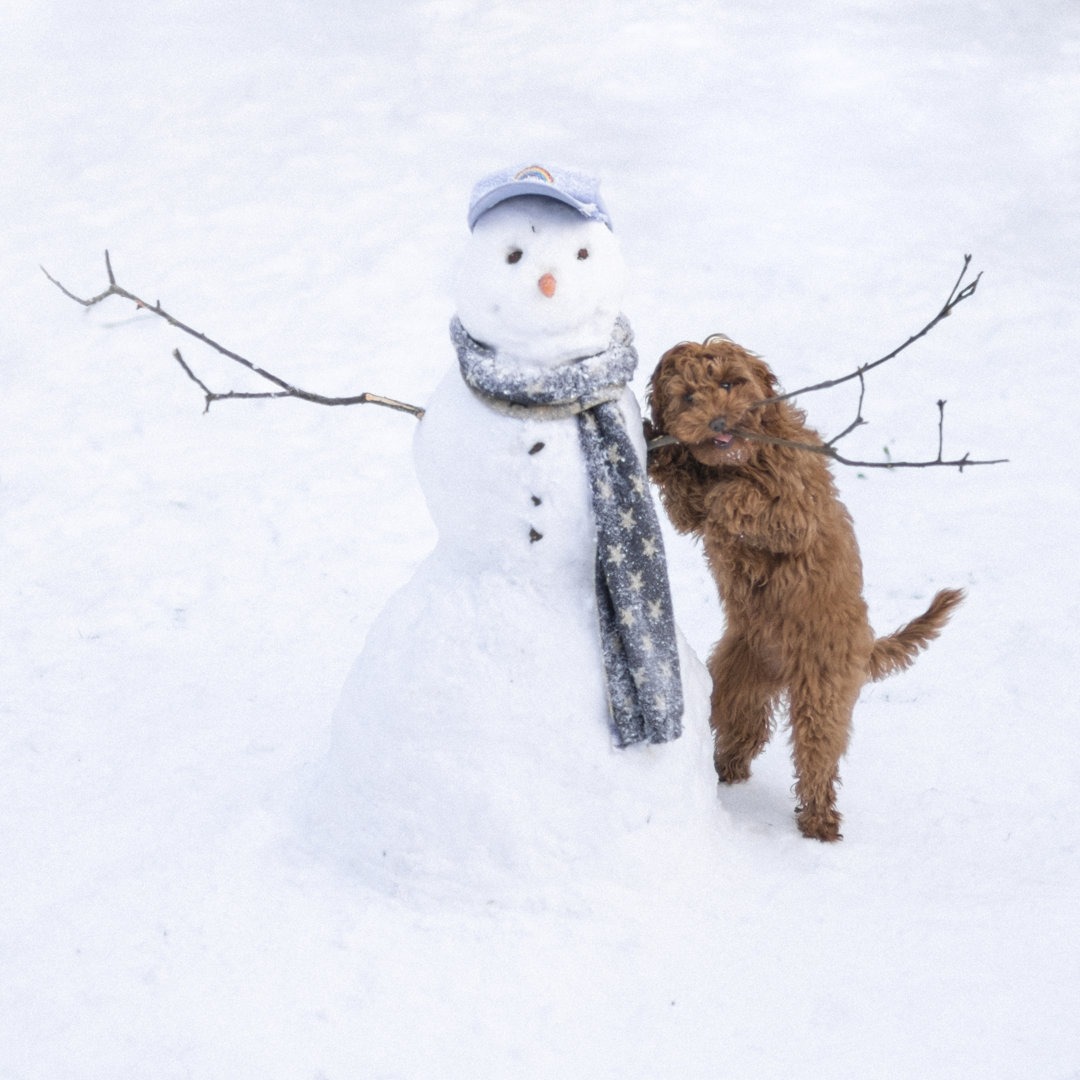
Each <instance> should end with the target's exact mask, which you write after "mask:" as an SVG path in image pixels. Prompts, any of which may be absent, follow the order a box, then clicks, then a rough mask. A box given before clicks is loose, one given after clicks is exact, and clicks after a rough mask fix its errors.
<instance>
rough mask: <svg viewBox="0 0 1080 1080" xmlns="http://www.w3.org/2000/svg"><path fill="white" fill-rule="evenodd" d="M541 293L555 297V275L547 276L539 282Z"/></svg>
mask: <svg viewBox="0 0 1080 1080" xmlns="http://www.w3.org/2000/svg"><path fill="white" fill-rule="evenodd" d="M537 285H539V286H540V291H541V292H542V293H543V294H544V295H545V296H547V297H551V296H554V295H555V277H554V275H553V274H545V275H544V276H543V277H542V278H541V279H540V280H539V281H538V282H537Z"/></svg>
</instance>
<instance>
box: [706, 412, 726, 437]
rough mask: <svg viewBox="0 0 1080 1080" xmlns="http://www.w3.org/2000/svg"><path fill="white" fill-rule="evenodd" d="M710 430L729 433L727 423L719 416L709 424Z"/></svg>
mask: <svg viewBox="0 0 1080 1080" xmlns="http://www.w3.org/2000/svg"><path fill="white" fill-rule="evenodd" d="M709 430H710V431H718V432H720V433H723V432H725V431H727V421H726V420H725V419H724V418H723V417H722V416H718V417H717V418H716V419H715V420H711V421H710V422H709Z"/></svg>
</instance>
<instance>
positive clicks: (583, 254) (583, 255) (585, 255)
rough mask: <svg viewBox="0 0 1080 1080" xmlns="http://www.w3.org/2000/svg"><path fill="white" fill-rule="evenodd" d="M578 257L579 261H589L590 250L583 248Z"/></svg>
mask: <svg viewBox="0 0 1080 1080" xmlns="http://www.w3.org/2000/svg"><path fill="white" fill-rule="evenodd" d="M577 257H578V258H579V259H587V258H588V257H589V249H588V248H581V249H580V250H579V251H578V253H577Z"/></svg>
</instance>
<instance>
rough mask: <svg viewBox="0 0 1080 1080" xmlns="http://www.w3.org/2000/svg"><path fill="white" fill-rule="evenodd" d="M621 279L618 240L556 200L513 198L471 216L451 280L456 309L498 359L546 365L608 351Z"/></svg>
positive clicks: (623, 270)
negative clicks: (472, 222) (454, 279)
mask: <svg viewBox="0 0 1080 1080" xmlns="http://www.w3.org/2000/svg"><path fill="white" fill-rule="evenodd" d="M625 283H626V267H625V264H624V263H623V259H622V253H621V251H620V249H619V242H618V240H616V238H615V235H614V234H613V233H612V232H611V230H610V229H609V228H608V227H607V226H606V225H604V224H603V223H601V222H600V221H596V220H593V219H591V218H587V217H585V216H584V215H583V214H582V213H580V212H579V211H578V210H576V209H574V208H573V207H571V206H568V205H566V204H565V203H563V202H558V201H556V200H555V199H552V198H548V197H546V196H541V195H520V196H516V197H514V198H511V199H507V200H505V201H503V202H500V203H498V204H497V205H495V206H494V207H492V208H491V209H490V210H488V211H486V212H485V213H484V214H482V215H481V216H480V218H479V219H478V220H477V221H476V224H475V225H474V227H473V231H472V236H471V238H470V241H469V244H468V246H467V247H466V250H465V252H464V256H463V258H462V260H461V263H460V267H459V271H458V277H457V290H456V301H457V314H458V318H459V319H460V320H461V323H462V325H463V326H464V327H465V329H466V330H467V331H468V333H469V335H470V336H471V337H473V338H475V339H476V340H477V341H480V342H482V343H483V344H485V345H489V346H491V347H492V348H494V349H495V350H496V351H497V352H498V353H499V355H500V357H502V358H503V359H504V360H509V361H511V362H512V361H518V362H520V363H523V364H534V365H538V366H545V367H546V366H553V365H555V364H561V363H566V362H567V361H569V360H575V359H577V358H579V357H582V356H592V355H595V354H596V353H598V352H602V351H603V350H604V349H606V348H607V346H608V343H609V341H610V338H611V331H612V327H613V326H614V324H615V319H616V318H617V316H618V314H619V311H620V307H621V303H622V294H623V289H624V288H625Z"/></svg>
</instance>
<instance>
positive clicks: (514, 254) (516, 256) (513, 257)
mask: <svg viewBox="0 0 1080 1080" xmlns="http://www.w3.org/2000/svg"><path fill="white" fill-rule="evenodd" d="M521 255H522V252H521V249H520V248H514V250H513V251H511V252H510V254H509V255H507V256H506V261H507V262H508V263H516V262H521Z"/></svg>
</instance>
